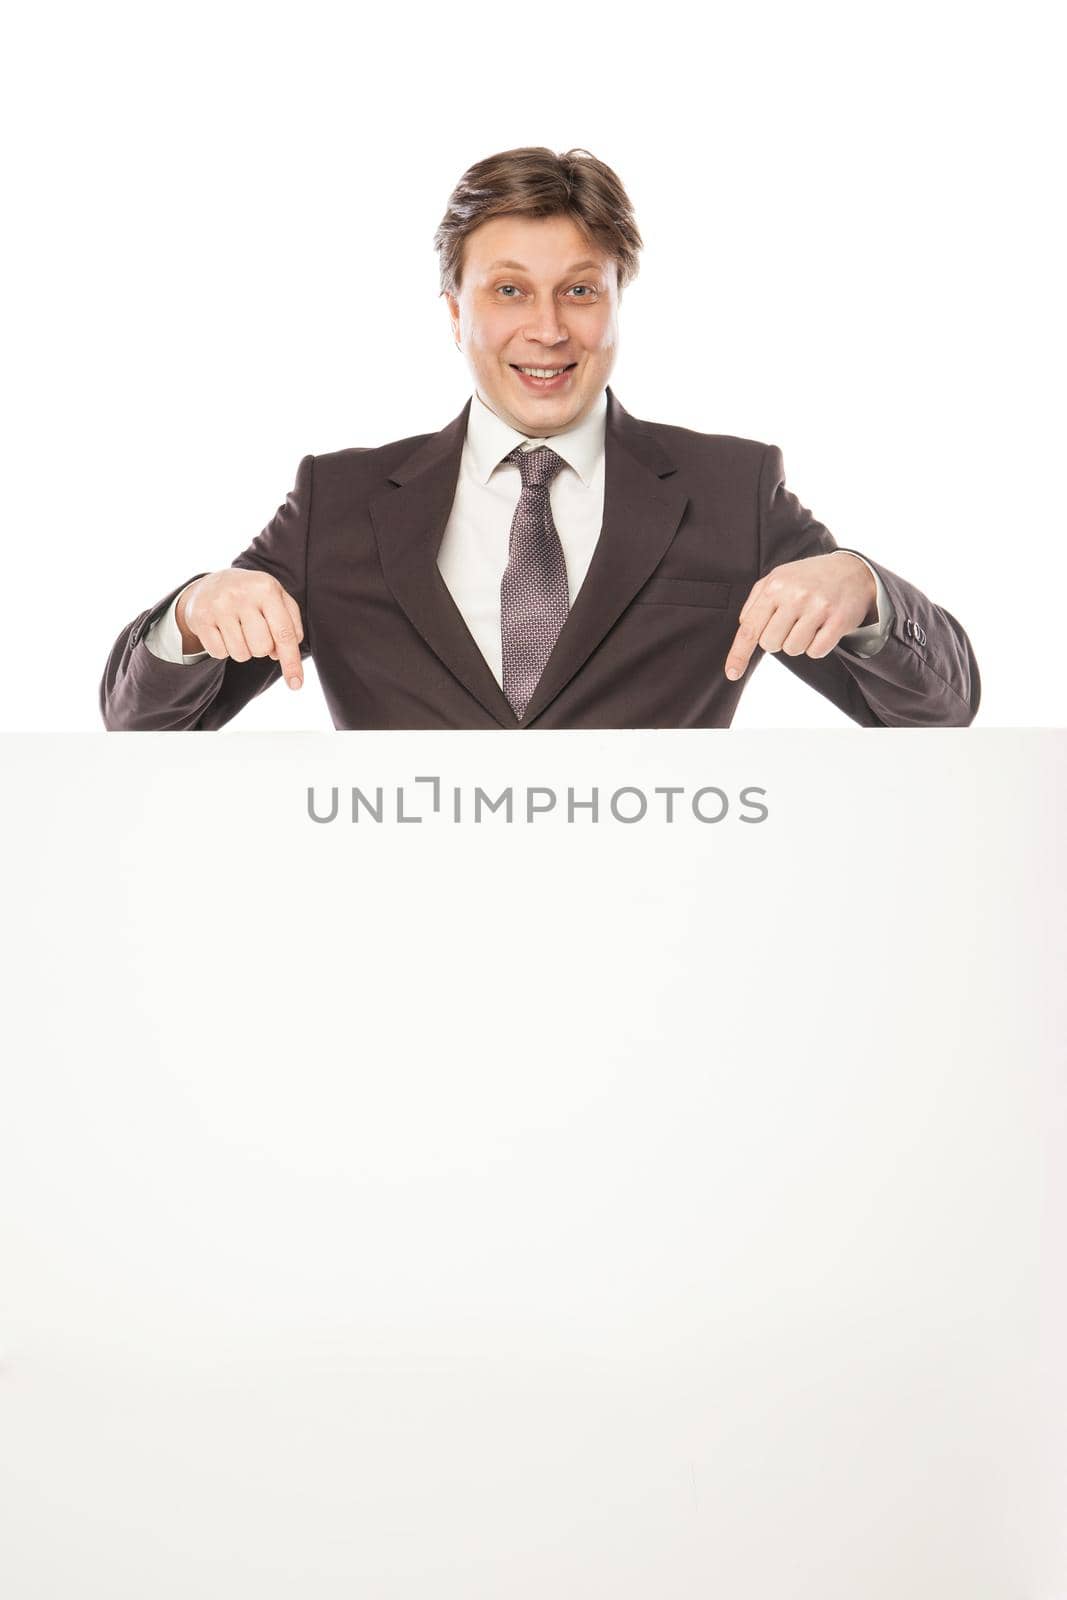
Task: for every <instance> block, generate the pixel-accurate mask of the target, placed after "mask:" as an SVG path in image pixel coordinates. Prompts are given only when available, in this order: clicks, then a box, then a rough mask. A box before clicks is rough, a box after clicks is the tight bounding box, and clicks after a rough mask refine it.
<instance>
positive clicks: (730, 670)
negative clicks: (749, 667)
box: [726, 667, 741, 678]
mask: <svg viewBox="0 0 1067 1600" xmlns="http://www.w3.org/2000/svg"><path fill="white" fill-rule="evenodd" d="M726 676H727V677H728V678H739V677H740V676H741V674H740V673H739V672H738V670H737V668H736V667H727V669H726Z"/></svg>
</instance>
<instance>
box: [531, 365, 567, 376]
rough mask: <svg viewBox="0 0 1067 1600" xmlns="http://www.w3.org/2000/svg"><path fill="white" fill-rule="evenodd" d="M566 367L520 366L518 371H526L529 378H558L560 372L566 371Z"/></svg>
mask: <svg viewBox="0 0 1067 1600" xmlns="http://www.w3.org/2000/svg"><path fill="white" fill-rule="evenodd" d="M566 370H567V369H566V367H520V368H519V371H520V372H525V373H527V374H528V375H529V376H530V377H531V378H558V377H559V375H560V373H561V372H566Z"/></svg>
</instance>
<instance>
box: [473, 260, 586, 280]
mask: <svg viewBox="0 0 1067 1600" xmlns="http://www.w3.org/2000/svg"><path fill="white" fill-rule="evenodd" d="M497 267H511V269H512V270H513V271H514V272H529V270H530V269H529V267H524V266H523V264H522V262H521V261H494V262H492V263H491V264H490V265H489V266H488V267H486V269H485V270H486V271H487V272H494V271H495V270H496V268H497ZM586 267H595V268H596V270H597V271H598V272H599V271H600V267H601V263H600V262H599V261H576V262H575V263H574V265H573V266H571V267H567V268H566V270H565V273H564V276H566V273H567V272H584V271H585V268H586Z"/></svg>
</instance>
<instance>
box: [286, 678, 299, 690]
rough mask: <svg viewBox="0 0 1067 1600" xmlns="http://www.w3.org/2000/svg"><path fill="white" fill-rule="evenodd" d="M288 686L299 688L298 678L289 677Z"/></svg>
mask: <svg viewBox="0 0 1067 1600" xmlns="http://www.w3.org/2000/svg"><path fill="white" fill-rule="evenodd" d="M289 687H290V689H299V687H300V679H299V678H290V679H289Z"/></svg>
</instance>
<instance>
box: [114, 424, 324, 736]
mask: <svg viewBox="0 0 1067 1600" xmlns="http://www.w3.org/2000/svg"><path fill="white" fill-rule="evenodd" d="M313 464H314V457H313V456H310V455H308V456H305V457H304V458H303V460H302V461H301V462H300V465H299V467H298V468H297V475H296V483H295V486H294V487H293V489H291V490H290V492H289V494H288V496H287V498H286V500H285V502H284V504H283V505H281V506H279V507H278V510H277V511H276V512H275V514H274V517H273V518H272V519H271V521H270V522H269V523H268V524H267V526H266V527H265V528H264V529H263V531H262V533H260V534H257V536H256V538H255V539H253V541H252V543H251V544H250V545H249V546H248V548H247V549H246V550H244V551H242V553H241V554H240V555H239V556H237V557H236V558H235V559H234V560H233V561H232V562H231V564H230V565H231V568H242V569H245V570H248V571H252V572H265V573H268V574H270V575H271V576H272V577H273V578H275V579H276V580H277V582H278V583H279V584H280V585H281V587H282V589H284V590H285V592H286V593H287V594H288V595H290V596H291V597H292V599H293V600H294V601H295V602H296V604H297V606H298V608H299V612H300V616H301V618H303V619H304V622H305V628H304V637H303V640H302V641H301V643H300V647H299V653H300V656H301V657H304V656H307V655H310V654H311V638H310V634H311V630H310V627H309V626H307V625H306V623H307V544H308V526H309V522H310V516H311V496H312V475H313ZM209 576H210V574H208V573H197V574H196V576H195V577H194V578H193V579H191V580H190V579H186V580H185V581H184V582H183V583H181V584H179V585H178V587H177V588H176V589H172V590H171V591H170V593H169V594H168V595H165V596H164V597H163V599H161V600H158V601H157V602H156V604H155V605H154V606H151V607H149V609H148V610H147V611H142V612H141V614H140V616H138V617H135V618H134V620H133V622H131V623H128V624H127V625H126V627H125V628H124V629H123V630H122V632H121V633H120V634H119V636H118V638H117V639H116V641H115V643H114V645H113V646H112V648H111V653H110V655H109V656H108V660H107V665H106V667H105V668H104V676H103V678H102V680H101V683H100V713H101V716H102V718H103V721H104V726H105V727H106V728H108V729H109V730H122V731H126V732H131V731H138V732H146V731H160V730H183V729H186V730H188V729H196V730H212V729H216V728H221V727H222V726H223V725H224V724H225V723H227V722H229V721H230V719H231V718H232V717H234V716H236V714H237V712H238V711H240V710H241V708H242V707H243V706H245V705H247V704H248V702H249V701H250V700H251V699H253V698H254V697H255V696H256V695H258V694H262V693H263V691H264V689H268V688H269V687H270V685H271V684H272V683H274V682H276V681H277V680H278V678H280V677H281V665H280V663H279V662H278V661H276V660H273V659H271V658H270V657H269V656H255V655H252V656H250V657H249V659H248V660H243V661H242V660H237V659H235V658H233V657H226V658H223V657H221V656H213V655H211V654H209V653H207V652H205V653H204V654H203V655H200V654H198V653H195V652H194V653H193V655H194V659H192V660H187V659H177V658H176V657H177V655H180V656H182V657H185V656H187V655H188V654H189V652H185V651H179V652H174V651H173V649H172V650H171V651H170V652H169V653H163V654H160V653H159V646H160V641H161V638H164V639H165V637H166V626H165V617H166V614H167V613H168V612H170V611H172V610H174V609H176V605H177V601H178V600H179V599H180V597H181V595H182V593H183V592H184V591H185V590H186V589H187V588H189V587H190V586H191V583H195V582H197V581H198V579H200V578H206V577H209ZM275 593H277V591H276V590H275ZM159 623H163V624H164V626H163V627H162V628H160V629H158V631H157V630H156V625H157V624H159ZM175 627H177V623H176V622H175ZM150 631H151V632H152V633H153V644H154V645H155V646H156V648H155V649H152V648H149V645H148V642H147V635H148V634H149V632H150ZM181 642H182V641H181V636H180V633H179V645H180V644H181Z"/></svg>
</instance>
